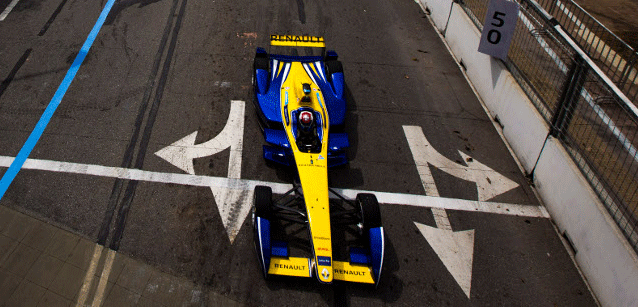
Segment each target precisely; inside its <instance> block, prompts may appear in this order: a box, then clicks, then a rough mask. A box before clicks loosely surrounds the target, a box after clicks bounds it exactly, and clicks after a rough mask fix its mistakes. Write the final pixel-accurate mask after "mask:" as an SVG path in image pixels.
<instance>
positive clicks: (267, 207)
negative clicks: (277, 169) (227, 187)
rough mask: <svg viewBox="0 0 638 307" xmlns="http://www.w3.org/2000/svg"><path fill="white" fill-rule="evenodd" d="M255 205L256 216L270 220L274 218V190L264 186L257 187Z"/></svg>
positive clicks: (254, 198)
mask: <svg viewBox="0 0 638 307" xmlns="http://www.w3.org/2000/svg"><path fill="white" fill-rule="evenodd" d="M253 205H254V206H255V215H256V216H258V217H260V218H264V219H270V218H271V216H272V188H270V187H267V186H263V185H258V186H256V187H255V195H254V197H253Z"/></svg>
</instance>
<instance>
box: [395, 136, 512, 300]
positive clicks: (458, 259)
mask: <svg viewBox="0 0 638 307" xmlns="http://www.w3.org/2000/svg"><path fill="white" fill-rule="evenodd" d="M403 132H404V133H405V137H406V138H407V140H408V144H409V145H410V150H411V151H412V157H413V158H414V162H415V163H416V167H417V171H418V172H419V176H420V177H421V183H422V184H423V188H424V189H425V193H426V194H427V195H429V196H439V190H438V189H437V187H436V183H435V182H434V177H432V172H431V171H430V166H429V165H433V166H435V167H437V168H439V169H441V170H442V171H444V172H446V173H448V174H450V175H452V176H455V177H458V178H461V179H465V180H468V181H474V182H475V183H476V187H477V190H478V198H479V201H485V200H487V199H490V198H493V197H494V196H497V195H500V194H502V193H505V192H507V191H509V190H511V189H513V188H516V187H517V186H518V184H517V183H516V182H513V181H512V180H510V179H508V178H507V177H505V176H503V175H501V174H499V173H498V172H496V171H494V170H493V169H491V168H489V167H488V166H486V165H484V164H482V163H480V162H478V161H476V160H475V159H472V158H471V157H470V156H468V155H467V154H465V153H463V152H460V151H459V153H460V154H461V157H463V160H464V161H466V163H467V166H462V165H459V164H458V163H456V162H454V161H451V160H449V159H448V158H446V157H445V156H443V155H442V154H440V153H439V152H438V151H436V150H435V149H434V148H433V147H432V146H431V145H430V143H429V142H428V140H427V139H426V138H425V135H424V134H423V130H422V129H421V127H417V126H403ZM431 210H432V214H433V216H434V220H435V222H436V225H437V227H438V228H435V227H430V226H427V225H423V224H420V223H417V222H414V224H415V225H416V227H417V228H418V229H419V231H420V232H421V234H422V235H423V236H424V237H425V239H426V240H427V241H428V243H429V244H430V246H431V247H432V249H434V252H435V253H436V254H437V255H438V256H439V258H440V259H441V261H442V262H443V264H444V265H445V267H446V268H447V269H448V271H449V272H450V274H451V275H452V277H454V280H456V282H457V283H458V285H459V286H460V287H461V289H463V292H465V295H466V296H467V297H468V298H469V297H470V289H471V287H472V262H473V259H474V229H471V230H465V231H459V232H454V231H452V226H451V225H450V220H449V219H448V217H447V212H445V209H440V208H432V209H431Z"/></svg>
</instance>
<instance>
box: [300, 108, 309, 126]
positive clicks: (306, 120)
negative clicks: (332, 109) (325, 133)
mask: <svg viewBox="0 0 638 307" xmlns="http://www.w3.org/2000/svg"><path fill="white" fill-rule="evenodd" d="M299 121H300V122H301V124H302V125H304V126H307V125H310V123H312V113H310V112H308V111H303V112H301V114H299Z"/></svg>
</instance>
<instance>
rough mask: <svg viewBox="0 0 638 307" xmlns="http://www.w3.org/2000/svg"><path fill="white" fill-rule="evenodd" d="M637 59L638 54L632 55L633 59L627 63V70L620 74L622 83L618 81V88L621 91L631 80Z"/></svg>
mask: <svg viewBox="0 0 638 307" xmlns="http://www.w3.org/2000/svg"><path fill="white" fill-rule="evenodd" d="M636 58H638V52H634V53H632V54H631V57H630V58H629V59H628V60H627V61H626V62H625V68H624V69H623V72H622V73H621V74H620V81H618V88H620V90H621V91H622V90H623V89H624V87H625V83H626V82H627V80H628V79H629V75H631V71H632V70H633V68H634V67H633V66H634V63H636Z"/></svg>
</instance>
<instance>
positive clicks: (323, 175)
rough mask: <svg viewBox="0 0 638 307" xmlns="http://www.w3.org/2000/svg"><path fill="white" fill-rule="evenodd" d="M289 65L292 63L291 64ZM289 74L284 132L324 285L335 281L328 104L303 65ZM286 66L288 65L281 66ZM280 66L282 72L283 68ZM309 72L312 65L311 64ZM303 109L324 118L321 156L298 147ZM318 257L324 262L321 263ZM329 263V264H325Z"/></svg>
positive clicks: (283, 102)
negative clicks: (297, 117)
mask: <svg viewBox="0 0 638 307" xmlns="http://www.w3.org/2000/svg"><path fill="white" fill-rule="evenodd" d="M287 64H288V63H287ZM289 65H290V67H289V73H288V76H287V78H286V80H285V81H284V82H283V84H282V88H281V112H282V118H284V119H286V118H287V119H289V120H284V121H283V124H284V126H285V127H284V128H285V129H284V130H285V131H286V135H287V137H288V141H289V143H290V147H291V149H292V152H293V154H294V157H295V164H296V165H297V170H298V172H299V179H300V181H301V187H302V189H303V196H304V201H305V203H306V212H307V215H308V224H309V228H310V235H311V236H312V238H311V241H312V245H313V249H314V250H313V252H314V259H313V260H314V263H315V264H316V265H317V271H316V272H317V275H318V278H319V280H320V281H322V282H332V279H333V275H334V274H333V269H332V238H331V234H330V207H329V203H328V200H329V195H328V127H329V121H328V117H327V114H328V112H327V110H326V109H325V101H324V100H323V94H322V93H321V90H320V89H319V87H318V86H317V84H315V82H313V80H312V79H311V78H310V76H309V75H308V73H307V72H306V70H305V69H304V67H303V64H302V63H300V62H292V63H289ZM281 66H284V65H281ZM281 66H280V69H281ZM307 68H308V69H314V68H312V65H307ZM304 83H307V84H310V87H311V93H310V95H309V96H310V97H311V101H310V102H301V97H303V96H304V93H303V84H304ZM300 107H309V108H312V109H313V110H315V111H318V112H319V113H320V114H321V116H322V127H321V129H322V131H323V139H322V142H321V151H320V152H319V153H306V152H301V151H300V150H299V148H298V147H297V143H296V141H295V136H294V135H293V129H292V127H291V126H292V123H293V119H292V111H294V110H296V109H298V108H300ZM286 113H287V114H286ZM318 257H328V258H327V259H328V261H327V262H326V261H325V259H326V258H321V259H323V261H321V263H320V261H318V260H319V258H318ZM322 264H327V265H322Z"/></svg>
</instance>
